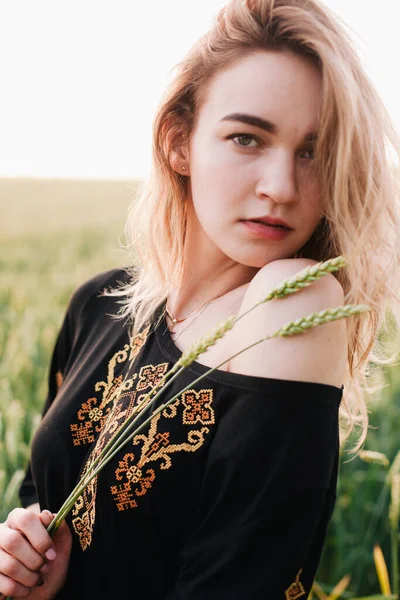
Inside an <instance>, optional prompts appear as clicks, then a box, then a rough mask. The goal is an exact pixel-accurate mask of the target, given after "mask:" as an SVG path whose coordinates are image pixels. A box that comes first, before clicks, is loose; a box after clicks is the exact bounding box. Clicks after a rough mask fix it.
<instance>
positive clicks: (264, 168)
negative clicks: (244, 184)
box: [256, 150, 296, 203]
mask: <svg viewBox="0 0 400 600" xmlns="http://www.w3.org/2000/svg"><path fill="white" fill-rule="evenodd" d="M256 193H257V196H258V197H259V198H261V199H264V198H265V197H266V196H268V197H269V198H271V199H272V200H273V201H274V202H278V203H279V202H293V201H294V200H295V198H296V173H295V161H294V158H293V156H290V155H289V153H287V152H284V151H282V150H281V151H278V150H277V151H275V152H273V151H271V152H270V153H269V155H268V157H265V159H264V160H263V162H262V165H261V167H260V174H259V178H258V181H257V186H256Z"/></svg>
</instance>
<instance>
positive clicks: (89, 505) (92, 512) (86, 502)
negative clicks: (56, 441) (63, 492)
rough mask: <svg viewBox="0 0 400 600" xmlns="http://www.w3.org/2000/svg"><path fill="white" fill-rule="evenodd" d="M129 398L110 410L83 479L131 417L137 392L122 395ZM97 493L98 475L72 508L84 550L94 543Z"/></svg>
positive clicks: (73, 524)
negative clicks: (118, 430) (126, 401)
mask: <svg viewBox="0 0 400 600" xmlns="http://www.w3.org/2000/svg"><path fill="white" fill-rule="evenodd" d="M122 398H125V399H126V398H127V399H128V403H127V406H126V407H124V406H123V405H122V404H121V403H120V402H116V403H115V404H114V405H113V407H112V409H111V411H110V412H109V416H108V419H107V421H106V424H105V427H104V429H103V431H102V432H101V434H100V436H99V438H98V440H97V442H96V445H95V447H94V450H93V452H91V454H90V456H89V459H88V460H87V462H86V464H85V467H84V469H83V471H82V475H81V478H82V479H83V478H84V477H85V475H86V473H87V472H88V471H89V469H90V468H91V466H92V465H93V463H94V461H95V460H96V458H97V457H98V456H99V454H100V452H101V451H102V450H103V448H104V447H105V446H106V444H107V442H108V441H109V439H110V438H111V437H112V436H113V435H114V434H115V433H116V431H117V429H119V428H120V426H121V425H122V424H123V422H124V421H125V419H127V418H128V417H129V415H130V414H131V413H132V411H133V408H134V406H135V399H136V392H128V393H126V394H123V395H121V399H122ZM96 494H97V475H96V476H95V477H93V479H92V480H91V481H90V483H89V484H88V485H87V487H86V488H85V489H84V491H83V492H82V494H81V495H80V496H79V498H78V499H77V501H76V502H75V504H74V508H73V509H72V515H73V517H75V518H74V519H73V520H72V526H73V528H74V531H75V533H76V534H77V535H78V536H79V541H80V544H81V548H82V550H86V549H87V548H88V547H89V546H90V544H91V543H92V534H93V526H94V522H95V518H96Z"/></svg>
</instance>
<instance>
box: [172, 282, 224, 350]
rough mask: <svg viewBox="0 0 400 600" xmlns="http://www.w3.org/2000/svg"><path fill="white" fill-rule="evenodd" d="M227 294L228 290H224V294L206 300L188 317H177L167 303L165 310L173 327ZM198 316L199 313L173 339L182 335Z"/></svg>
mask: <svg viewBox="0 0 400 600" xmlns="http://www.w3.org/2000/svg"><path fill="white" fill-rule="evenodd" d="M225 294H226V292H224V293H223V294H220V295H219V296H216V297H215V298H211V300H207V302H204V303H203V304H201V305H200V306H198V307H197V308H196V309H195V310H194V311H193V312H191V313H189V314H188V315H186V317H183V319H177V318H176V317H174V316H173V315H172V314H171V312H170V311H169V310H168V307H167V305H165V312H166V313H167V315H168V316H169V318H170V319H171V321H172V328H173V327H174V325H175V324H176V323H182V322H183V321H186V319H188V318H189V317H191V316H192V315H194V314H195V313H197V312H199V311H200V310H201V312H203V310H204V309H205V308H206V306H207V305H208V304H210V303H211V302H212V301H213V300H216V299H217V298H221V296H224V295H225ZM200 314H201V313H200ZM198 316H199V315H197V316H196V317H195V318H194V319H192V320H191V321H189V323H188V324H187V325H186V327H184V328H183V329H181V331H180V332H179V333H178V334H177V335H176V336H175V337H174V338H173V339H174V340H176V339H177V338H178V337H179V336H180V335H181V333H183V332H184V331H185V329H187V327H189V325H190V323H192V322H193V321H194V320H195V319H197V317H198ZM169 332H170V333H172V330H171V329H169Z"/></svg>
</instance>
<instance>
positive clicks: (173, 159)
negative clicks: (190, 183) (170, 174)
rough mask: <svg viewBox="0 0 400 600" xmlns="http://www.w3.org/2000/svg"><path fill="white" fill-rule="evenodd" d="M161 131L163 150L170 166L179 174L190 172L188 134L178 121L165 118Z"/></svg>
mask: <svg viewBox="0 0 400 600" xmlns="http://www.w3.org/2000/svg"><path fill="white" fill-rule="evenodd" d="M162 131H163V134H164V140H165V150H166V155H167V157H168V160H169V163H170V165H171V167H172V168H173V169H174V171H176V172H177V173H179V174H180V175H189V174H190V160H189V141H188V136H187V135H186V133H185V132H184V130H183V127H182V125H180V123H179V122H174V123H173V122H172V121H171V120H167V121H165V122H164V123H163V126H162Z"/></svg>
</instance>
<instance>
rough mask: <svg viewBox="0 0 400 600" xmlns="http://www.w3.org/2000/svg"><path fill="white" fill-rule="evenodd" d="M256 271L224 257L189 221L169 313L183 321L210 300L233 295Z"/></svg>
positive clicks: (199, 228)
mask: <svg viewBox="0 0 400 600" xmlns="http://www.w3.org/2000/svg"><path fill="white" fill-rule="evenodd" d="M258 271H259V269H258V268H256V267H248V266H245V265H242V264H240V263H237V262H235V261H234V260H232V259H231V258H229V257H228V256H226V254H224V253H223V252H222V251H221V250H220V249H219V248H218V247H217V246H215V244H214V243H213V242H212V241H211V240H210V238H208V237H207V236H206V235H205V233H204V230H203V229H202V227H201V226H200V224H199V223H198V221H197V219H193V218H192V219H190V218H188V226H187V230H186V238H185V247H184V264H183V274H182V277H181V281H180V285H179V286H178V287H177V288H175V289H174V290H173V291H172V292H171V293H170V295H169V297H168V301H167V305H168V309H169V311H170V312H171V314H172V315H173V316H174V317H175V318H177V319H181V318H184V317H185V316H187V315H189V314H190V313H191V312H193V311H194V310H196V308H198V307H199V306H201V305H202V304H204V303H205V302H207V301H209V300H212V299H214V298H217V297H218V298H221V299H222V297H223V296H225V295H228V294H234V293H235V290H238V289H239V288H242V287H244V286H246V285H247V284H248V283H249V282H250V281H251V280H252V278H253V277H254V275H255V274H256V273H257V272H258Z"/></svg>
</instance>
